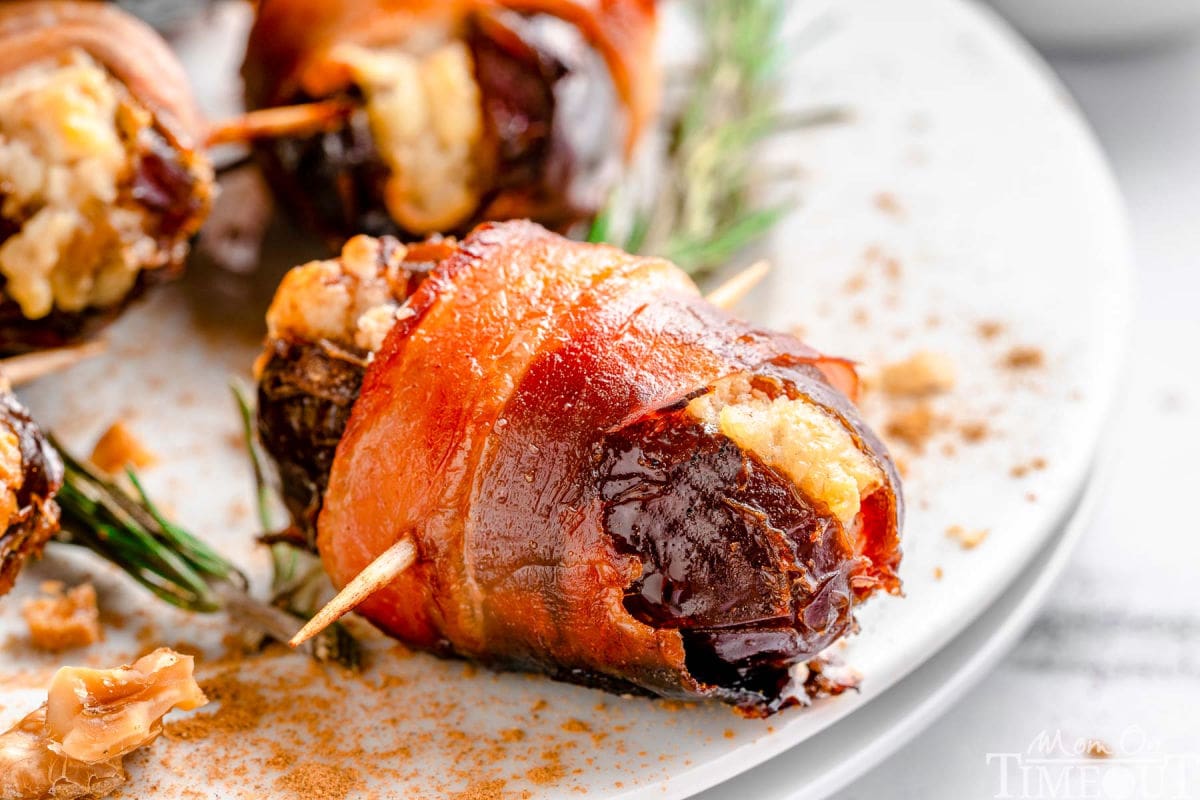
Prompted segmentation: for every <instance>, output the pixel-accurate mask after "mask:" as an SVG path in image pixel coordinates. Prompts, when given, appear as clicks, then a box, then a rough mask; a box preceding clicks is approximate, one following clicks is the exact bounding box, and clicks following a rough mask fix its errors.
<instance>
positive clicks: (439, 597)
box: [318, 222, 902, 713]
mask: <svg viewBox="0 0 1200 800" xmlns="http://www.w3.org/2000/svg"><path fill="white" fill-rule="evenodd" d="M409 308H410V309H411V310H412V312H413V313H412V314H411V315H410V316H409V317H408V318H407V319H404V320H402V321H401V322H400V323H398V324H397V326H396V327H395V328H394V329H393V330H392V332H391V333H390V334H389V336H388V338H387V340H386V341H385V343H384V346H383V349H382V350H381V351H380V352H379V353H378V354H377V356H376V358H375V360H374V362H373V363H372V365H371V366H370V367H369V368H368V371H367V374H366V376H365V379H364V382H363V389H362V393H361V395H360V397H359V399H358V401H357V402H356V403H355V406H354V409H353V411H352V412H351V416H350V421H349V424H348V426H347V429H346V433H345V435H344V436H343V437H342V440H341V442H340V444H339V446H338V451H337V455H336V458H335V460H334V465H333V470H332V474H331V476H330V483H329V489H328V492H327V494H326V496H325V505H324V509H323V511H322V513H321V517H320V520H319V526H318V528H319V530H318V548H319V550H320V552H321V555H322V558H323V560H324V562H325V566H326V569H327V571H328V572H329V574H330V575H331V577H332V578H333V580H334V582H335V583H336V584H338V585H343V584H345V583H346V582H347V581H349V580H350V579H351V578H353V577H354V576H355V575H356V574H358V572H359V571H361V570H362V568H363V567H365V566H366V565H367V564H368V563H370V561H372V560H373V559H374V557H376V556H378V555H379V554H380V553H382V552H383V551H384V550H385V549H387V548H388V547H389V546H390V545H392V544H394V543H395V541H397V540H398V539H400V538H401V537H404V536H412V537H414V539H415V540H416V542H417V545H418V549H419V552H420V557H419V560H418V563H417V564H416V565H415V566H414V567H412V568H411V569H409V570H408V571H407V572H406V573H404V574H403V575H401V576H400V577H399V578H397V579H396V580H395V581H393V582H392V583H391V584H390V585H389V586H387V587H386V588H384V589H382V590H380V591H379V592H377V593H376V594H375V595H373V596H372V597H371V598H369V599H368V600H367V601H366V602H364V603H363V605H362V606H360V607H359V611H360V613H362V614H363V615H365V616H366V617H367V618H368V619H370V620H372V621H373V622H374V623H375V624H377V625H378V626H379V627H381V628H382V629H383V630H385V631H386V632H388V633H390V634H392V635H394V636H397V637H398V638H400V639H401V640H403V641H405V642H407V643H409V644H412V645H415V646H418V647H422V648H426V649H430V650H434V651H439V652H453V653H457V654H459V655H463V656H467V657H470V658H474V659H477V660H480V661H483V662H485V663H489V664H493V665H496V666H500V667H508V668H521V669H536V670H539V671H543V672H546V673H549V674H551V675H554V676H556V677H560V678H564V679H567V680H575V681H579V682H586V683H590V684H593V685H596V684H599V685H604V686H606V687H609V688H613V687H620V688H625V689H629V688H637V689H641V690H644V691H651V692H654V693H656V694H660V695H665V696H683V697H689V696H690V697H695V696H714V697H721V698H722V699H726V700H731V701H733V702H738V703H741V704H742V705H743V710H745V711H747V712H748V713H766V712H767V711H768V710H770V709H767V708H766V707H765V706H764V705H763V704H762V702H761V701H760V699H757V698H753V697H744V696H740V695H737V694H736V693H727V692H723V691H722V690H721V689H720V687H716V686H710V685H704V684H701V683H700V682H699V681H697V680H696V679H695V678H694V677H693V676H692V675H690V674H689V671H688V669H687V667H686V665H685V659H686V652H685V647H684V643H683V640H682V638H681V636H680V634H679V632H678V631H676V630H669V629H656V628H654V627H652V626H650V625H647V624H645V623H643V622H641V621H639V620H637V619H635V618H633V617H632V616H631V615H630V613H629V612H628V611H627V610H626V608H625V607H624V605H623V598H624V592H625V589H626V587H627V586H628V585H629V584H630V582H631V581H632V580H633V579H634V578H635V577H636V576H637V572H638V571H639V569H640V567H639V565H638V564H636V563H631V561H630V559H629V557H628V556H623V555H621V554H620V553H618V552H617V549H616V548H615V547H614V544H613V542H612V540H611V538H610V537H609V536H608V535H607V533H606V532H605V529H604V525H603V522H602V513H603V509H602V504H601V502H600V500H599V498H598V495H597V493H596V491H595V482H594V475H593V474H592V473H591V469H592V466H593V464H594V463H595V461H594V459H595V455H594V453H595V446H596V445H597V444H598V442H599V441H600V440H601V438H602V437H603V436H604V435H605V432H606V431H608V430H610V429H613V428H615V427H619V426H621V425H622V424H624V423H625V422H627V421H628V420H631V419H635V418H637V417H638V416H639V415H642V414H645V413H648V412H650V411H653V410H654V409H658V408H662V407H666V406H669V405H671V404H672V403H676V402H678V401H680V400H681V399H685V398H687V397H688V396H690V395H692V394H694V393H696V392H698V391H704V390H705V387H707V386H709V385H711V384H712V383H713V382H714V381H716V380H718V379H720V378H723V377H725V376H728V375H731V374H736V373H745V372H753V373H754V374H759V375H763V376H766V377H768V378H777V379H779V380H780V381H781V385H786V386H788V387H790V389H789V390H791V391H796V392H798V393H799V394H801V395H803V396H804V397H806V398H807V399H809V400H810V401H811V402H813V403H816V404H818V405H820V406H822V407H824V408H825V409H826V410H828V411H830V412H831V413H833V414H834V415H836V416H837V417H838V418H839V419H841V420H842V421H843V424H844V425H845V426H846V427H847V429H848V430H849V431H851V433H852V435H853V436H854V438H855V441H856V443H857V444H858V446H859V447H860V449H862V450H863V452H866V453H868V454H870V456H871V457H872V458H873V459H875V461H876V463H878V464H879V465H880V467H881V469H882V470H883V473H884V475H885V476H886V480H887V486H885V487H884V488H883V489H881V490H879V491H877V492H875V493H874V495H872V497H871V498H868V502H869V503H871V504H872V505H871V506H870V514H868V515H867V523H866V524H865V525H864V526H863V530H862V531H861V532H860V533H859V534H858V541H856V542H854V543H853V544H852V545H847V558H851V557H853V563H852V564H851V563H850V562H848V568H849V569H851V570H852V577H851V582H852V585H853V586H854V590H855V595H856V597H857V599H858V600H862V599H865V597H866V596H868V595H869V594H871V593H872V592H873V591H874V590H875V589H877V588H883V589H887V590H890V591H894V590H896V589H898V586H899V582H898V579H897V578H896V575H895V567H896V565H897V564H898V561H899V550H898V531H899V524H900V519H901V516H902V509H901V506H900V496H899V491H898V487H899V481H898V478H897V477H896V474H895V470H894V468H893V466H892V464H891V461H890V459H889V458H888V456H887V455H886V450H884V448H883V446H882V445H881V444H880V443H879V442H878V440H877V439H876V438H875V437H874V435H873V434H871V432H870V431H869V430H868V429H867V428H866V426H865V425H863V423H862V422H861V420H860V419H859V417H858V415H857V412H856V411H855V409H854V408H853V406H852V404H851V403H850V402H849V401H848V400H847V398H846V397H845V396H844V395H843V394H841V393H840V392H838V391H837V390H836V389H834V388H833V387H832V386H831V385H830V384H829V383H828V382H827V380H826V378H825V377H824V374H823V368H826V367H828V366H829V365H830V364H835V365H836V366H837V370H836V371H835V374H840V372H841V371H842V370H844V369H846V364H845V362H841V361H835V362H830V361H829V360H827V359H825V357H823V356H822V355H821V354H819V353H817V352H816V351H814V350H812V349H811V348H808V347H806V346H805V345H803V344H801V343H800V342H799V341H797V340H795V339H794V338H792V337H789V336H784V335H781V334H773V333H768V332H765V331H761V330H758V329H755V328H753V327H752V326H750V325H747V324H745V323H742V322H739V321H736V320H733V319H732V318H730V317H728V316H727V315H725V314H724V313H723V312H721V311H719V310H718V309H716V308H714V307H712V306H711V305H709V304H707V303H705V301H703V299H702V298H700V297H699V295H698V293H697V292H696V290H695V287H694V286H693V285H692V284H691V282H690V280H688V279H687V278H686V276H684V275H683V273H682V272H680V271H678V270H677V269H675V268H674V267H672V266H671V265H669V264H667V263H666V262H663V261H659V260H654V259H644V258H638V257H635V256H630V255H628V254H625V253H622V252H621V251H619V250H616V249H614V248H610V247H605V246H596V245H583V244H578V243H573V242H569V241H567V240H565V239H562V238H561V237H557V236H554V235H552V234H549V233H547V232H545V231H544V230H543V229H541V228H539V227H538V226H535V225H532V224H530V223H520V222H518V223H504V224H496V225H485V226H481V227H480V228H479V229H477V231H476V232H475V233H474V234H472V235H471V236H470V237H468V238H467V239H466V240H465V241H464V242H463V243H462V245H461V247H460V248H459V250H458V252H457V253H456V254H455V255H453V256H451V257H450V258H448V259H447V260H446V261H444V262H442V263H441V264H440V265H439V266H438V267H437V268H436V269H435V270H434V271H433V273H432V274H431V275H430V277H429V278H428V279H427V280H426V281H425V282H424V283H423V284H422V285H421V287H420V288H419V289H418V291H417V292H416V294H415V295H414V296H413V298H412V299H411V300H410V302H409ZM839 530H840V526H839ZM831 546H834V545H831ZM851 549H853V550H854V551H855V552H854V553H853V554H852V553H850V552H849V551H850V550H851ZM839 624H840V627H838V628H837V630H836V631H835V632H836V633H838V635H840V632H841V631H842V630H844V629H845V627H846V626H848V625H850V624H852V620H851V619H850V618H849V617H848V616H847V617H846V618H845V619H843V620H842V621H841V622H840V623H839ZM814 655H815V653H814Z"/></svg>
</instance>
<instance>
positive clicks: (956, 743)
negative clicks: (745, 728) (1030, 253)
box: [838, 0, 1200, 800]
mask: <svg viewBox="0 0 1200 800" xmlns="http://www.w3.org/2000/svg"><path fill="white" fill-rule="evenodd" d="M993 5H994V7H995V8H996V10H997V11H999V12H1000V13H1001V14H1003V15H1004V16H1005V17H1006V18H1008V19H1009V21H1010V22H1012V23H1013V24H1014V25H1015V26H1016V27H1017V28H1018V29H1019V30H1020V31H1021V33H1022V34H1023V35H1024V36H1026V37H1027V38H1028V39H1030V41H1031V42H1032V43H1033V44H1034V45H1035V46H1036V47H1038V49H1039V50H1040V51H1041V53H1042V55H1043V56H1044V57H1045V58H1046V59H1047V61H1048V62H1049V64H1050V66H1051V67H1052V68H1053V69H1054V71H1055V72H1057V73H1058V76H1059V78H1060V79H1061V80H1062V82H1063V83H1064V84H1065V86H1066V88H1067V90H1068V91H1069V92H1070V93H1071V94H1072V95H1073V96H1074V97H1075V100H1076V102H1077V103H1078V104H1079V106H1080V107H1081V108H1082V110H1083V113H1084V115H1085V116H1086V117H1087V118H1088V119H1089V120H1090V121H1091V124H1092V126H1093V128H1094V129H1095V132H1096V135H1097V137H1098V138H1099V140H1100V142H1101V144H1102V146H1103V147H1104V149H1105V151H1106V152H1107V153H1108V157H1109V159H1110V162H1111V164H1112V168H1113V170H1114V172H1115V174H1116V177H1117V180H1118V182H1119V183H1120V185H1121V188H1122V190H1123V192H1124V195H1125V200H1126V204H1127V206H1128V210H1129V215H1130V218H1131V221H1132V225H1133V231H1134V239H1135V245H1136V256H1137V268H1138V273H1137V278H1138V293H1139V296H1138V298H1137V309H1138V317H1137V321H1136V323H1135V333H1134V337H1133V341H1132V342H1131V344H1130V350H1129V356H1128V366H1127V381H1126V384H1125V391H1124V398H1123V402H1122V404H1121V408H1120V409H1119V410H1118V412H1117V416H1116V418H1115V420H1114V424H1113V426H1112V430H1111V435H1110V441H1109V448H1110V450H1109V457H1110V465H1109V475H1108V488H1107V491H1106V492H1105V497H1104V499H1103V501H1102V502H1101V505H1100V509H1099V512H1098V514H1097V515H1096V519H1095V521H1094V522H1093V523H1092V526H1091V529H1090V530H1089V531H1088V532H1087V534H1086V535H1085V538H1084V539H1083V540H1082V542H1081V544H1080V546H1079V548H1078V549H1077V550H1076V552H1075V553H1074V555H1073V558H1072V562H1071V566H1070V567H1069V568H1068V570H1067V572H1066V574H1065V575H1064V577H1063V578H1062V579H1061V581H1060V582H1059V584H1058V587H1057V589H1056V590H1055V591H1054V592H1053V593H1052V595H1051V597H1052V599H1051V601H1050V602H1049V604H1048V606H1047V607H1046V608H1045V609H1043V611H1042V613H1041V614H1040V616H1039V617H1038V619H1037V621H1036V622H1035V623H1034V625H1033V627H1032V629H1031V630H1030V631H1029V632H1028V634H1026V636H1025V637H1024V639H1023V640H1022V641H1021V643H1020V644H1019V645H1018V646H1017V648H1016V649H1015V650H1014V651H1013V652H1012V653H1011V654H1009V655H1008V656H1007V657H1006V658H1005V659H1003V660H1002V661H1001V663H999V664H997V665H996V669H995V671H994V672H993V673H992V674H991V675H990V676H988V677H987V678H985V679H984V680H983V682H982V683H981V684H980V685H979V686H977V687H976V688H975V689H974V690H972V691H971V692H970V693H969V694H968V695H967V697H966V698H965V699H964V700H963V701H962V702H960V703H959V704H958V705H957V706H956V707H955V708H953V709H952V710H951V711H950V712H949V713H947V714H946V715H945V716H944V717H942V718H941V719H940V720H938V721H937V722H935V723H934V724H933V725H932V726H931V727H930V728H929V729H927V730H926V731H925V732H924V733H923V734H921V735H920V736H919V737H917V738H916V739H915V740H914V741H912V742H910V743H908V744H906V745H905V746H904V747H903V748H902V749H901V750H900V751H898V752H897V753H896V754H895V755H894V756H892V757H891V758H890V759H888V760H887V761H885V762H884V763H883V764H882V765H880V766H879V767H877V768H876V769H875V770H873V771H872V772H871V773H868V774H867V775H866V776H865V777H863V778H861V779H860V780H859V781H857V782H856V783H854V784H852V785H851V786H850V787H848V788H847V789H845V790H844V791H843V792H841V793H840V794H839V795H838V798H839V800H867V798H872V799H875V798H897V799H899V798H932V797H936V798H982V797H1000V796H1006V797H1029V796H1032V797H1052V796H1053V797H1068V796H1071V797H1075V796H1080V797H1082V796H1087V797H1105V798H1108V797H1112V798H1123V797H1138V798H1143V797H1147V796H1153V797H1163V798H1166V797H1171V798H1176V797H1200V766H1198V765H1200V722H1198V721H1197V710H1200V521H1197V519H1196V517H1195V516H1194V515H1192V514H1191V513H1190V512H1188V511H1184V509H1190V508H1191V507H1192V506H1193V505H1194V504H1193V502H1192V501H1191V498H1193V497H1195V494H1196V491H1197V487H1200V466H1198V465H1197V461H1196V459H1195V455H1194V454H1195V450H1196V448H1197V447H1198V446H1200V370H1197V369H1196V365H1197V361H1198V359H1197V348H1198V347H1200V2H1196V0H1136V1H1135V2H1129V0H993ZM1064 302H1070V298H1064ZM1042 733H1046V734H1047V735H1048V736H1050V737H1054V736H1055V734H1056V733H1061V735H1062V738H1063V740H1064V741H1065V742H1067V743H1068V745H1069V744H1070V743H1071V742H1074V741H1076V740H1079V739H1083V740H1092V741H1097V742H1102V743H1104V744H1106V745H1108V746H1109V747H1111V748H1112V749H1113V750H1115V751H1118V752H1122V753H1127V752H1130V751H1136V750H1138V749H1139V748H1142V749H1145V750H1148V751H1149V750H1153V751H1156V752H1159V753H1172V754H1178V755H1180V756H1182V757H1184V758H1185V759H1187V760H1189V761H1190V764H1189V769H1188V773H1187V774H1188V780H1187V781H1186V782H1185V783H1184V785H1183V786H1181V787H1174V786H1170V785H1161V786H1159V785H1153V784H1152V783H1145V782H1135V781H1132V780H1130V781H1127V782H1122V781H1121V780H1120V779H1119V778H1116V779H1113V777H1112V776H1118V775H1120V773H1117V772H1109V773H1107V774H1106V775H1105V776H1104V777H1105V778H1106V780H1104V781H1103V782H1102V783H1101V784H1100V785H1097V786H1096V787H1095V792H1094V793H1090V792H1089V793H1086V794H1069V793H1062V792H1060V793H1058V794H1047V793H1046V792H1047V791H1049V788H1048V787H1040V788H1038V787H1034V788H1032V789H1031V790H1029V791H1025V790H1024V789H1022V788H1021V787H1018V786H1015V785H1013V786H1010V787H1008V792H1009V793H1007V794H997V792H998V791H999V790H1000V789H1001V787H1000V785H999V784H998V777H997V776H998V773H997V767H996V766H995V765H994V764H993V765H989V764H987V763H986V758H987V754H988V753H1008V752H1025V751H1026V748H1028V747H1029V745H1030V743H1031V742H1033V741H1035V740H1036V739H1037V737H1038V736H1039V735H1040V734H1042ZM1135 785H1140V786H1141V787H1147V786H1148V787H1149V788H1148V789H1146V788H1140V789H1136V790H1135V789H1134V788H1133V787H1134V786H1135ZM1160 790H1161V793H1158V792H1160ZM1075 791H1078V790H1075ZM1145 791H1152V792H1156V793H1154V794H1152V795H1145V794H1144V792H1145Z"/></svg>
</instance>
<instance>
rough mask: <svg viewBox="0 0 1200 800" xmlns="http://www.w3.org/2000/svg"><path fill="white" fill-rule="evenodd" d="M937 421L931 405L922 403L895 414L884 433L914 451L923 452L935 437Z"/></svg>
mask: <svg viewBox="0 0 1200 800" xmlns="http://www.w3.org/2000/svg"><path fill="white" fill-rule="evenodd" d="M936 420H937V417H936V416H935V415H934V413H933V409H932V408H931V407H930V406H929V404H928V403H920V404H918V405H916V406H913V407H912V408H910V409H907V410H904V411H899V412H897V413H895V414H893V415H892V416H891V418H890V419H888V421H887V425H886V427H885V428H884V433H885V434H886V435H887V436H889V437H891V438H892V439H895V440H897V441H901V442H903V443H905V444H907V445H908V446H909V447H911V448H913V449H914V450H921V449H923V448H924V447H925V443H926V442H927V441H928V440H929V437H930V436H932V435H933V433H934V427H935V422H936Z"/></svg>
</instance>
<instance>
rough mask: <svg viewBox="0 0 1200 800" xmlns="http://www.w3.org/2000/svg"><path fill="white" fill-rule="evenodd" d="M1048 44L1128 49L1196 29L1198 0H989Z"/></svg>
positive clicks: (1199, 16) (1043, 44)
mask: <svg viewBox="0 0 1200 800" xmlns="http://www.w3.org/2000/svg"><path fill="white" fill-rule="evenodd" d="M991 3H992V5H993V6H995V7H996V9H997V10H998V11H999V12H1000V13H1001V14H1002V15H1004V16H1005V17H1006V18H1008V20H1009V21H1010V22H1011V23H1012V24H1013V25H1015V26H1016V27H1017V28H1019V29H1020V30H1021V32H1022V33H1024V34H1025V35H1026V36H1028V37H1029V38H1030V39H1031V40H1032V41H1033V42H1034V44H1036V45H1038V46H1039V47H1042V48H1044V49H1047V50H1073V51H1086V52H1099V51H1105V50H1108V51H1115V50H1130V49H1135V48H1140V47H1149V46H1154V45H1158V44H1161V43H1163V42H1166V41H1168V40H1170V39H1173V38H1181V37H1184V36H1187V35H1190V34H1193V33H1195V32H1196V31H1197V30H1200V1H1198V0H991Z"/></svg>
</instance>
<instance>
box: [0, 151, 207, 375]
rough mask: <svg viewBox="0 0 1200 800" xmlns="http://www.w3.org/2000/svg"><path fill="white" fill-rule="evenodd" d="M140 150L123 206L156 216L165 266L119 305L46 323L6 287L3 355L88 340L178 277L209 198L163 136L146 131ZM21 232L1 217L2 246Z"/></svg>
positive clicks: (0, 324) (59, 314)
mask: <svg viewBox="0 0 1200 800" xmlns="http://www.w3.org/2000/svg"><path fill="white" fill-rule="evenodd" d="M139 150H140V154H139V158H138V162H137V167H136V169H135V170H134V174H133V178H132V180H131V181H130V183H129V185H128V187H126V189H125V192H124V195H123V196H122V197H121V198H120V199H119V200H118V202H119V203H121V204H122V205H129V204H138V205H140V206H141V207H142V208H144V209H145V210H146V211H147V212H148V213H149V214H150V216H151V220H152V223H151V224H152V225H153V226H154V232H155V236H156V239H157V240H158V244H159V248H160V251H161V260H162V265H161V266H156V268H154V269H151V270H144V271H142V273H141V274H140V275H138V278H137V281H136V282H135V283H134V286H133V288H132V289H131V290H130V292H129V294H127V295H126V296H125V297H124V298H123V299H122V300H121V302H119V303H116V304H114V305H111V306H107V307H104V308H86V309H83V310H82V311H63V310H61V309H58V308H55V309H53V310H52V311H51V312H50V313H49V314H47V315H46V316H44V317H42V318H40V319H29V318H27V317H26V316H25V315H24V314H23V313H22V312H21V307H20V306H19V305H17V303H16V301H14V300H12V299H10V298H8V297H6V296H5V295H4V290H3V284H2V283H0V353H3V354H13V353H25V352H30V351H34V350H43V349H47V348H51V347H64V346H66V345H70V344H75V343H77V342H80V341H84V340H86V339H88V338H90V337H92V336H94V335H95V334H96V333H97V332H98V331H99V330H101V329H102V328H104V327H105V326H106V325H108V324H109V323H111V322H112V321H113V320H115V319H116V318H117V317H118V316H120V314H121V312H122V311H124V310H125V308H126V306H128V305H129V303H131V302H132V301H134V300H136V299H137V298H138V297H140V296H141V294H142V293H143V292H144V291H145V290H146V288H147V287H148V286H150V285H152V284H154V283H158V282H162V281H165V280H169V279H171V278H173V277H175V276H177V275H178V273H179V271H180V269H181V268H182V267H183V259H184V256H185V252H186V251H185V248H184V247H183V246H182V245H183V244H184V240H185V239H186V232H185V228H186V226H187V225H188V224H189V223H190V222H191V221H192V220H194V219H195V218H196V215H197V214H198V213H199V211H200V210H201V209H202V208H203V207H204V205H205V200H204V199H203V198H202V197H201V196H200V195H199V194H198V192H197V185H196V178H195V176H194V175H193V173H192V171H191V170H190V169H189V168H188V165H187V162H186V158H185V156H184V154H183V153H181V152H180V151H179V150H178V149H177V148H176V147H174V146H173V145H171V144H170V142H168V141H167V139H166V138H165V137H164V136H163V135H162V134H161V133H160V132H158V131H156V130H153V129H151V130H146V131H143V132H142V134H141V138H140V140H139ZM2 199H3V197H2V195H0V200H2ZM19 230H20V223H19V222H18V221H15V220H10V219H0V244H3V243H4V241H6V240H7V239H8V238H9V237H10V236H13V235H14V234H16V233H17V232H18V231H19ZM0 280H2V279H0Z"/></svg>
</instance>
